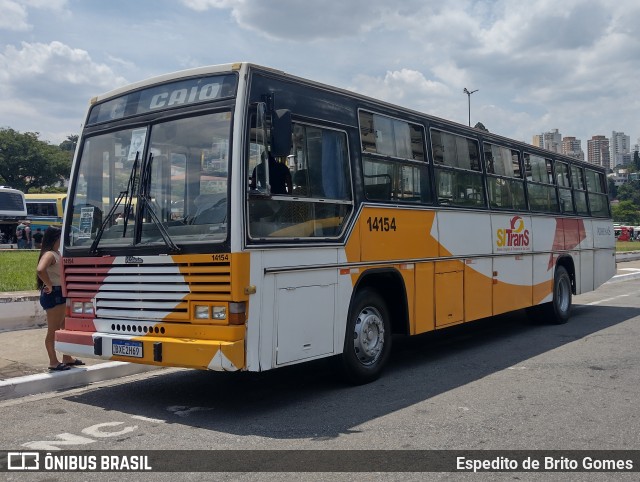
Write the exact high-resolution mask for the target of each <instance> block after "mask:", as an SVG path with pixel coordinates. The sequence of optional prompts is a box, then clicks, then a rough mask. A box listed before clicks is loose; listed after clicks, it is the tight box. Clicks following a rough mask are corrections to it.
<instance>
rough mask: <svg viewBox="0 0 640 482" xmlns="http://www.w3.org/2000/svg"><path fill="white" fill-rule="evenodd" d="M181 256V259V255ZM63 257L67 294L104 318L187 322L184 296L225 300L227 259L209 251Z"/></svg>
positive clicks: (228, 272) (228, 292) (228, 287)
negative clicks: (215, 258) (91, 304)
mask: <svg viewBox="0 0 640 482" xmlns="http://www.w3.org/2000/svg"><path fill="white" fill-rule="evenodd" d="M181 258H182V259H181ZM133 260H134V262H132V258H130V257H129V258H124V257H122V258H120V257H118V258H110V257H104V258H66V259H65V264H64V280H65V283H66V288H67V297H68V298H72V299H80V300H93V301H94V306H95V310H96V313H95V318H99V319H103V320H105V321H106V320H114V321H116V320H122V319H129V320H147V321H175V322H188V321H190V314H189V301H198V300H201V301H212V300H215V301H229V300H230V299H231V264H230V262H229V261H226V262H213V261H211V256H206V255H204V256H202V255H196V256H188V255H185V256H175V257H167V256H152V257H140V258H138V257H136V258H133Z"/></svg>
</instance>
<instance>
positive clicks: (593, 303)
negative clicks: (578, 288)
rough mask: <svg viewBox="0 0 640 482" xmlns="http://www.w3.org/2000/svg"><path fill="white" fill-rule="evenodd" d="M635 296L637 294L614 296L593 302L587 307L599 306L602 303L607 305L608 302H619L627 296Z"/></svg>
mask: <svg viewBox="0 0 640 482" xmlns="http://www.w3.org/2000/svg"><path fill="white" fill-rule="evenodd" d="M635 294H636V293H628V294H626V295H618V296H613V297H611V298H605V299H604V300H599V301H592V302H591V303H587V306H591V305H599V304H600V303H606V302H607V301H613V300H617V299H619V298H625V297H627V296H631V295H635Z"/></svg>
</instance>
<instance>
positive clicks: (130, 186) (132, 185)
mask: <svg viewBox="0 0 640 482" xmlns="http://www.w3.org/2000/svg"><path fill="white" fill-rule="evenodd" d="M139 156H140V154H139V153H136V158H135V160H134V161H133V166H132V167H131V174H129V180H128V181H127V189H126V190H125V191H120V194H118V198H117V199H116V202H115V203H113V206H111V209H110V210H109V212H108V213H107V215H106V216H105V218H104V221H102V224H101V225H100V227H99V228H98V230H97V231H96V238H95V239H94V240H93V243H91V247H90V248H89V253H90V254H95V253H96V252H97V251H98V244H99V243H100V239H101V238H102V235H103V234H104V230H105V229H106V228H107V225H108V224H109V221H110V220H111V218H113V215H114V214H115V212H116V209H118V206H120V203H121V202H122V200H123V199H125V198H126V202H125V205H124V213H123V216H124V229H123V231H122V237H123V238H124V237H125V236H126V234H127V223H128V221H129V215H130V214H131V206H132V205H133V193H134V192H135V190H136V172H137V170H138V159H139Z"/></svg>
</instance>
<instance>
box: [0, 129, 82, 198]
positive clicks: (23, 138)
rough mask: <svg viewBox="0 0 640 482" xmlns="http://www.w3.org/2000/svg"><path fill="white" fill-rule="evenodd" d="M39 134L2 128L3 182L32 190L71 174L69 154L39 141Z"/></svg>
mask: <svg viewBox="0 0 640 482" xmlns="http://www.w3.org/2000/svg"><path fill="white" fill-rule="evenodd" d="M38 135H39V134H38V133H37V132H24V133H20V132H18V131H16V130H13V129H9V128H3V129H0V181H1V182H2V183H3V184H7V185H9V186H11V187H13V188H15V189H19V190H21V191H23V192H28V191H29V189H38V188H42V187H45V186H50V185H53V184H57V183H59V182H62V181H64V180H65V179H67V178H68V177H69V173H70V171H71V157H70V156H69V154H68V153H67V152H65V151H63V150H62V149H61V148H60V147H58V146H53V145H51V144H49V143H47V142H44V141H41V140H39V139H38ZM70 137H72V136H70Z"/></svg>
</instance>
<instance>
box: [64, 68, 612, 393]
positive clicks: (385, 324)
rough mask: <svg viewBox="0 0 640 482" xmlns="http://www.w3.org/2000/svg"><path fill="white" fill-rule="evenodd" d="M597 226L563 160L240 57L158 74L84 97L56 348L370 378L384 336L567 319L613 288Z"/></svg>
mask: <svg viewBox="0 0 640 482" xmlns="http://www.w3.org/2000/svg"><path fill="white" fill-rule="evenodd" d="M119 213H122V216H120V215H119ZM610 214H611V213H610V209H609V202H608V198H607V183H606V176H605V171H604V170H603V169H602V168H600V167H598V166H593V165H590V164H587V163H585V162H582V161H579V160H576V159H573V158H570V157H566V156H563V155H561V154H558V153H554V152H551V151H547V150H542V149H538V148H536V147H534V146H531V145H529V144H525V143H522V142H517V141H514V140H511V139H507V138H504V137H501V136H498V135H495V134H493V133H488V132H485V131H480V130H477V129H472V128H469V127H467V126H464V125H461V124H457V123H453V122H449V121H446V120H444V119H439V118H435V117H432V116H428V115H425V114H422V113H419V112H415V111H412V110H409V109H405V108H401V107H398V106H394V105H390V104H388V103H384V102H380V101H377V100H375V99H371V98H368V97H364V96H361V95H358V94H355V93H353V92H348V91H346V90H341V89H337V88H334V87H330V86H326V85H322V84H318V83H316V82H312V81H309V80H305V79H301V78H297V77H294V76H291V75H288V74H284V73H282V72H279V71H275V70H272V69H268V68H264V67H260V66H255V65H252V64H244V63H242V64H233V65H222V66H211V67H203V68H200V69H194V70H189V71H184V72H177V73H173V74H168V75H165V76H162V77H159V78H155V79H150V80H148V81H144V82H139V83H137V84H134V85H132V86H129V87H123V88H120V89H118V90H116V91H113V92H111V93H109V94H105V95H102V96H98V97H96V98H95V99H93V101H92V104H91V106H90V109H89V112H88V114H87V118H86V121H85V127H84V131H83V133H82V135H81V137H80V144H79V149H78V151H77V154H76V158H75V160H74V164H73V169H72V177H71V183H70V188H69V202H68V206H67V209H66V211H65V227H64V238H63V257H64V290H65V295H66V296H67V300H68V313H67V318H66V324H65V326H66V329H65V330H61V331H58V332H57V333H56V346H57V349H58V350H61V351H63V352H65V353H70V354H75V355H80V356H82V355H85V356H92V357H100V358H104V359H112V360H120V361H133V362H137V363H145V364H151V365H157V366H181V367H190V368H199V369H208V370H224V371H235V370H249V371H263V370H270V369H274V368H278V367H281V366H286V365H290V364H294V363H300V362H304V361H307V360H313V359H318V358H322V357H329V356H336V358H337V359H338V360H340V366H341V367H342V368H343V369H344V371H345V373H346V374H347V375H348V377H349V378H350V379H352V380H354V381H356V382H358V383H360V382H366V381H370V380H373V379H375V378H376V377H377V376H378V375H379V374H380V372H381V370H382V368H383V367H384V365H385V362H386V360H387V358H388V356H389V352H390V347H391V342H392V336H391V335H392V334H403V335H416V334H419V333H424V332H428V331H432V330H436V329H442V328H446V327H449V326H453V325H456V324H460V323H465V322H470V321H473V320H477V319H480V318H484V317H488V316H492V315H497V314H500V313H505V312H509V311H514V310H519V309H523V308H525V309H528V310H529V311H532V312H536V313H537V314H536V316H538V317H540V318H543V319H545V320H547V321H550V322H554V323H563V322H566V321H567V320H568V319H569V316H570V313H571V302H572V294H580V293H584V292H588V291H591V290H593V289H595V288H597V287H598V286H599V285H601V284H602V283H604V282H605V281H607V280H608V279H609V278H610V277H611V276H612V275H613V274H614V273H615V240H614V231H613V227H612V223H611V219H610ZM466 233H473V236H472V237H469V236H468V235H467V234H466Z"/></svg>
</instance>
